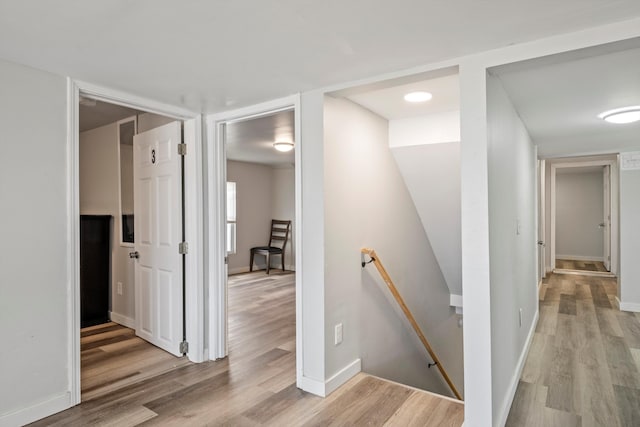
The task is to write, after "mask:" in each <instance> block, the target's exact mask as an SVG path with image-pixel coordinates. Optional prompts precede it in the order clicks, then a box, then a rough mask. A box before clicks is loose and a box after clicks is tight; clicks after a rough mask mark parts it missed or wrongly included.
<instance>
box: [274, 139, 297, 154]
mask: <svg viewBox="0 0 640 427" xmlns="http://www.w3.org/2000/svg"><path fill="white" fill-rule="evenodd" d="M273 148H275V149H276V150H278V151H282V152H283V153H284V152H287V151H291V150H293V142H290V141H276V142H274V143H273Z"/></svg>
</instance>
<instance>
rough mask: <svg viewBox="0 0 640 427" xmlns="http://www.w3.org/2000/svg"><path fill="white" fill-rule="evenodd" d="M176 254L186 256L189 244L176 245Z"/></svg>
mask: <svg viewBox="0 0 640 427" xmlns="http://www.w3.org/2000/svg"><path fill="white" fill-rule="evenodd" d="M178 253H179V254H180V255H186V254H188V253H189V244H188V243H187V242H180V243H179V244H178Z"/></svg>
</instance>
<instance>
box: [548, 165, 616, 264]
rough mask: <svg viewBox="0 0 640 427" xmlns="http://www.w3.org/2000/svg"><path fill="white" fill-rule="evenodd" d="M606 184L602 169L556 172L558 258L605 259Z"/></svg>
mask: <svg viewBox="0 0 640 427" xmlns="http://www.w3.org/2000/svg"><path fill="white" fill-rule="evenodd" d="M558 171H561V169H560V170H558ZM603 185H604V183H603V177H602V171H597V172H588V173H557V174H556V258H561V259H584V260H587V259H591V260H599V261H603V260H604V259H603V255H604V233H603V231H602V229H601V228H599V227H598V224H600V223H601V222H603V221H604V187H603Z"/></svg>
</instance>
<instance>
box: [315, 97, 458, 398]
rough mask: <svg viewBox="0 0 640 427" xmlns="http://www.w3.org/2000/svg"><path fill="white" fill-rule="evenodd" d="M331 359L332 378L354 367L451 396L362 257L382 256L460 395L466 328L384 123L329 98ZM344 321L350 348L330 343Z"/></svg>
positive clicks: (326, 179)
mask: <svg viewBox="0 0 640 427" xmlns="http://www.w3.org/2000/svg"><path fill="white" fill-rule="evenodd" d="M324 164H325V167H324V186H325V192H324V194H325V210H324V214H325V223H324V224H325V248H324V257H325V286H324V288H325V300H324V301H325V330H326V331H327V332H328V333H327V334H326V336H325V357H326V372H327V375H326V376H327V377H328V378H330V377H331V376H332V375H333V374H335V373H337V372H339V371H340V370H341V369H343V368H344V367H345V366H348V365H349V364H351V363H352V362H353V361H354V360H356V359H358V358H361V359H362V369H363V370H364V371H366V372H369V373H372V374H375V375H380V376H384V377H387V378H390V379H392V380H396V381H401V382H404V383H407V384H410V385H414V386H417V387H422V388H427V389H430V390H434V391H437V392H440V393H444V394H449V393H448V391H447V387H446V385H444V384H443V382H442V381H441V379H440V377H439V374H438V373H437V372H436V371H435V370H433V369H431V370H429V369H427V367H426V363H427V362H428V361H430V360H429V359H428V357H427V355H426V352H425V351H424V350H422V349H421V348H420V345H419V342H417V340H416V339H415V338H414V336H413V335H412V334H413V332H412V331H411V329H409V327H408V324H407V323H406V321H405V320H404V319H403V317H402V313H401V312H399V311H398V310H397V308H395V307H396V305H395V304H396V303H395V302H394V301H393V300H389V298H390V297H389V291H388V290H387V289H386V287H385V285H384V282H382V280H381V279H380V277H379V274H378V272H377V271H376V270H375V268H374V267H373V266H368V267H367V268H366V269H364V270H363V269H362V268H361V266H360V249H361V248H362V247H371V248H373V249H375V250H376V251H377V253H378V255H379V256H380V258H381V261H382V262H383V263H384V265H385V267H386V268H387V270H388V272H389V274H390V275H391V277H392V278H393V280H394V281H395V283H396V286H397V287H398V289H399V291H400V293H401V294H402V296H403V298H404V299H405V301H406V302H407V304H408V306H409V308H410V309H411V310H412V312H413V314H414V316H415V317H416V319H417V321H418V323H419V324H420V326H421V328H422V329H423V331H424V332H425V335H426V336H427V337H428V339H429V340H430V341H431V343H432V345H433V348H434V349H435V351H436V353H437V354H438V355H439V357H440V358H441V359H442V361H443V363H444V365H445V368H446V369H447V370H448V371H449V373H450V375H451V376H452V378H453V380H454V382H455V383H456V385H457V386H458V387H459V388H460V389H462V382H463V380H462V379H463V375H462V356H463V353H462V329H461V328H458V325H457V323H458V322H457V320H458V317H457V316H456V315H455V313H454V311H453V309H451V308H450V307H449V290H448V288H447V285H446V282H445V280H444V277H443V276H442V272H441V271H440V267H439V266H438V263H437V260H436V258H435V256H434V254H433V251H432V249H431V245H430V243H429V239H428V238H427V236H426V234H425V232H424V228H423V227H422V224H421V222H420V218H419V216H418V213H417V211H416V208H415V206H414V203H413V201H412V199H411V196H410V195H409V192H408V191H407V188H406V186H405V184H404V181H403V179H402V176H401V175H400V172H399V171H398V167H397V165H396V163H395V161H394V159H393V155H392V154H391V150H390V149H389V145H388V125H387V121H386V120H385V119H383V118H381V117H379V116H377V115H375V114H373V113H372V112H370V111H368V110H366V109H364V108H362V107H360V106H358V105H356V104H354V103H352V102H350V101H347V100H344V99H335V98H331V97H326V99H325V120H324ZM337 323H342V324H343V327H344V341H343V342H342V343H341V344H339V345H338V346H335V345H334V342H333V338H334V337H333V331H334V326H335V325H336V324H337Z"/></svg>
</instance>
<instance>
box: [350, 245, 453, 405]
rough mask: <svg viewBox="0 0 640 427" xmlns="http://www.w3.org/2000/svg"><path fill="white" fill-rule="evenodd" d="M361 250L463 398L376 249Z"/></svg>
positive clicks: (432, 357) (442, 371)
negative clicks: (368, 257) (367, 256)
mask: <svg viewBox="0 0 640 427" xmlns="http://www.w3.org/2000/svg"><path fill="white" fill-rule="evenodd" d="M361 252H362V253H363V254H365V255H369V256H370V257H371V261H369V262H373V263H374V264H375V266H376V268H377V269H378V272H379V273H380V276H382V279H383V280H384V282H385V283H386V284H387V287H388V288H389V291H390V292H391V294H392V295H393V297H394V298H395V299H396V302H397V303H398V305H399V306H400V308H401V309H402V311H403V312H404V315H405V316H406V317H407V320H408V321H409V323H411V326H413V330H414V331H415V332H416V334H417V335H418V338H420V341H421V342H422V345H424V348H425V349H426V350H427V352H428V353H429V356H431V359H433V364H435V366H437V367H438V370H439V371H440V373H441V374H442V377H443V378H444V380H445V381H446V382H447V384H448V385H449V388H450V389H451V391H452V392H453V394H454V395H455V396H456V398H458V400H462V396H461V395H460V393H459V392H458V389H457V388H456V386H455V384H453V382H452V381H451V378H449V375H448V374H447V371H446V370H445V369H444V366H442V363H440V359H438V356H436V353H435V352H434V351H433V348H431V345H430V344H429V341H428V340H427V337H425V336H424V334H423V333H422V330H421V329H420V326H418V322H416V319H415V318H414V317H413V314H411V310H409V307H407V304H405V302H404V300H403V299H402V296H401V295H400V293H399V292H398V289H396V286H395V285H394V284H393V281H392V280H391V277H389V273H387V270H385V268H384V266H383V265H382V263H381V262H380V259H379V258H378V255H377V254H376V251H374V250H373V249H369V248H362V250H361ZM362 264H363V265H362V266H363V267H364V266H365V263H364V262H363V263H362Z"/></svg>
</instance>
